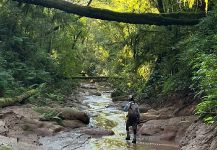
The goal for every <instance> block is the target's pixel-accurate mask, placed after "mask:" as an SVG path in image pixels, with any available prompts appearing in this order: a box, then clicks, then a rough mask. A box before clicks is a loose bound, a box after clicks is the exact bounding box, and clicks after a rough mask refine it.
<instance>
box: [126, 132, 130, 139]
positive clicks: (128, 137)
mask: <svg viewBox="0 0 217 150" xmlns="http://www.w3.org/2000/svg"><path fill="white" fill-rule="evenodd" d="M126 140H130V132H129V131H127V137H126Z"/></svg>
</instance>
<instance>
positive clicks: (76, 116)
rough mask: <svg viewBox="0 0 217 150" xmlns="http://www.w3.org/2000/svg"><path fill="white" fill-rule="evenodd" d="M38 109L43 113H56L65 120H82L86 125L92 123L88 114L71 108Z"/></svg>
mask: <svg viewBox="0 0 217 150" xmlns="http://www.w3.org/2000/svg"><path fill="white" fill-rule="evenodd" d="M37 109H38V111H39V112H41V113H49V112H52V111H55V112H57V113H58V114H59V115H58V116H59V117H60V118H62V119H64V120H80V121H81V122H83V123H85V124H88V123H89V121H90V118H89V116H88V115H87V113H85V112H82V111H79V110H77V109H74V108H70V107H64V108H50V107H40V108H37Z"/></svg>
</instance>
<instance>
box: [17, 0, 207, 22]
mask: <svg viewBox="0 0 217 150" xmlns="http://www.w3.org/2000/svg"><path fill="white" fill-rule="evenodd" d="M14 1H17V2H24V3H28V4H35V5H40V6H44V7H48V8H55V9H59V10H63V11H65V12H67V13H73V14H77V15H79V16H85V17H90V18H95V19H101V20H108V21H117V22H124V23H132V24H150V25H195V24H198V23H199V21H200V19H199V18H202V17H204V16H205V15H204V13H181V12H179V13H172V14H170V13H167V14H156V13H141V14H138V13H120V12H114V11H111V10H107V9H100V8H92V7H89V6H79V5H77V4H73V3H71V2H68V1H64V0H14ZM176 17H180V18H182V19H179V18H176ZM192 17H193V18H192ZM189 18H190V19H189Z"/></svg>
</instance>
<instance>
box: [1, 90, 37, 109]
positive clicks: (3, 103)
mask: <svg viewBox="0 0 217 150" xmlns="http://www.w3.org/2000/svg"><path fill="white" fill-rule="evenodd" d="M37 92H38V91H37V90H35V89H34V90H30V91H27V92H26V93H24V94H22V95H20V96H17V97H15V98H0V108H2V107H6V106H11V105H14V104H15V103H21V102H23V101H25V100H26V99H27V98H29V97H31V96H32V95H35V94H36V93H37Z"/></svg>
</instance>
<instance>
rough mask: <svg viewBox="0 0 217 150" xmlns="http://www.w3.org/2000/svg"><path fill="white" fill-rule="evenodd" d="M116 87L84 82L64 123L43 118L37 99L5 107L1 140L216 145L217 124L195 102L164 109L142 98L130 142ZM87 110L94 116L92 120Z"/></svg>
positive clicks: (23, 144)
mask: <svg viewBox="0 0 217 150" xmlns="http://www.w3.org/2000/svg"><path fill="white" fill-rule="evenodd" d="M110 92H111V89H109V88H106V87H103V86H99V85H98V84H83V85H81V87H80V88H78V89H77V90H75V91H74V92H73V93H72V95H71V96H70V97H69V98H68V99H67V100H66V101H65V104H64V105H65V106H67V109H66V110H67V111H66V113H64V114H65V115H63V114H62V115H60V116H65V118H64V117H62V118H63V122H61V123H58V120H52V121H42V120H46V119H41V118H42V116H41V114H39V113H38V112H37V111H36V108H35V107H34V106H32V105H24V106H12V107H7V108H4V109H2V111H1V115H0V135H1V136H0V144H4V145H7V146H10V147H12V148H13V149H22V150H23V149H24V150H25V149H26V150H31V149H34V150H35V149H40V150H43V149H45V150H71V149H81V150H84V149H87V150H99V149H100V150H101V149H103V150H104V149H105V150H107V149H109V150H110V149H120V150H122V149H123V150H125V149H138V150H140V149H141V150H150V149H153V150H177V149H182V150H185V149H186V150H191V149H193V150H215V148H216V141H217V140H216V130H215V129H214V127H210V126H206V125H204V124H203V123H201V122H199V121H197V118H196V117H195V116H193V115H192V110H193V106H192V107H186V108H182V109H181V110H180V109H179V108H181V105H180V104H178V105H179V107H178V106H177V105H174V106H170V107H165V108H162V109H158V110H154V109H152V108H151V107H150V106H148V105H145V104H141V105H140V107H141V111H142V114H141V116H142V117H141V124H140V125H139V126H140V128H139V135H138V144H136V145H134V144H132V143H131V142H126V141H125V140H124V139H125V115H126V114H125V113H124V112H123V111H122V107H123V106H124V104H125V103H126V101H123V100H122V101H116V102H112V100H111V98H110ZM51 107H53V108H55V109H56V108H58V109H59V107H63V106H57V105H55V104H53V106H51ZM53 108H52V109H53ZM71 108H76V110H78V111H76V112H79V113H76V114H75V113H74V111H71ZM43 109H44V108H43ZM68 109H69V111H68ZM72 112H73V113H72ZM177 112H178V113H177ZM85 114H87V115H88V116H89V117H90V118H89V119H90V120H89V122H90V123H89V124H87V118H86V115H85ZM79 115H80V116H79ZM81 118H83V119H81ZM195 122H196V123H195ZM186 131H187V132H186ZM201 139H203V140H201ZM179 145H180V147H179ZM204 148H205V149H204Z"/></svg>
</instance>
